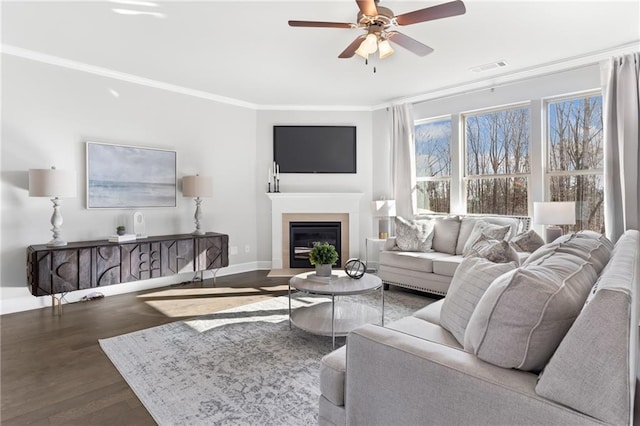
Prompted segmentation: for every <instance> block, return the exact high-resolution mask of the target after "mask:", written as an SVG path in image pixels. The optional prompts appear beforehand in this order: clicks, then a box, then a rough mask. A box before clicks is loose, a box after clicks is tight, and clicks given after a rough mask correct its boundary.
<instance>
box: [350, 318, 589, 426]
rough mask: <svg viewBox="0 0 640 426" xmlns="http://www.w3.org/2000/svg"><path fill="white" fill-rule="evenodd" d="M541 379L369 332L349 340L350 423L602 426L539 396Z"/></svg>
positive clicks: (371, 328) (399, 336)
mask: <svg viewBox="0 0 640 426" xmlns="http://www.w3.org/2000/svg"><path fill="white" fill-rule="evenodd" d="M536 380H537V375H534V374H531V373H528V372H523V371H518V370H510V369H505V368H501V367H497V366H494V365H491V364H488V363H486V362H484V361H481V360H479V359H478V358H477V357H475V356H474V355H472V354H470V353H467V352H464V351H462V350H460V349H457V348H453V347H448V346H445V345H442V344H439V343H435V342H431V341H428V340H424V339H420V338H417V337H414V336H411V335H407V334H404V333H401V332H398V331H395V330H390V329H387V328H383V327H379V326H376V325H365V326H363V327H359V328H357V329H356V330H354V331H353V332H351V333H350V334H349V336H348V339H347V376H346V383H345V387H346V389H345V393H346V394H345V407H346V409H347V424H354V425H355V424H367V425H374V424H381V425H382V424H387V425H388V424H461V425H464V424H474V425H478V424H546V425H549V424H581V425H585V424H601V423H600V422H598V421H597V420H595V419H593V418H591V417H588V416H586V415H584V414H581V413H579V412H576V411H574V410H571V409H569V408H566V407H563V406H561V405H560V404H557V403H554V402H553V401H550V400H547V399H544V398H542V397H540V396H538V395H536V393H535V390H534V389H535V385H536Z"/></svg>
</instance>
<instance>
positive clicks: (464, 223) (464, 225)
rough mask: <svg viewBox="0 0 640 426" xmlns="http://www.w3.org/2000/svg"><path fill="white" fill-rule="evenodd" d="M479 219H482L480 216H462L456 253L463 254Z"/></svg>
mask: <svg viewBox="0 0 640 426" xmlns="http://www.w3.org/2000/svg"><path fill="white" fill-rule="evenodd" d="M479 220H481V219H480V218H478V217H473V216H462V218H461V219H460V231H459V232H458V241H457V242H456V254H462V250H463V249H464V245H465V244H466V243H467V240H468V239H469V236H470V235H471V231H473V227H474V226H475V224H476V222H477V221H479Z"/></svg>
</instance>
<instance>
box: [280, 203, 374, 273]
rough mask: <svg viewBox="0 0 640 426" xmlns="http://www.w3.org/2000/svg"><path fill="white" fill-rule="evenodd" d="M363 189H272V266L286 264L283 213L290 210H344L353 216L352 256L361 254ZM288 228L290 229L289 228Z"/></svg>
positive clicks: (350, 220)
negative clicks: (284, 261) (326, 190)
mask: <svg viewBox="0 0 640 426" xmlns="http://www.w3.org/2000/svg"><path fill="white" fill-rule="evenodd" d="M363 195H364V194H363V193H361V192H271V193H267V196H268V197H269V199H271V268H272V269H282V267H283V254H282V252H283V244H282V243H283V228H282V215H283V214H289V213H315V214H324V213H343V214H348V215H349V253H348V257H358V256H359V253H360V244H359V241H360V238H359V233H360V200H361V198H362V196H363ZM287 231H288V230H287Z"/></svg>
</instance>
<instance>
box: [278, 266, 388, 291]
mask: <svg viewBox="0 0 640 426" xmlns="http://www.w3.org/2000/svg"><path fill="white" fill-rule="evenodd" d="M289 284H290V285H291V287H292V288H295V289H296V290H300V291H304V292H306V293H312V294H325V295H335V296H342V295H350V294H362V293H367V292H369V291H372V290H375V289H377V288H380V286H381V285H382V280H381V279H380V278H379V277H377V276H375V275H372V274H364V275H363V276H362V278H360V279H354V278H351V277H349V276H348V275H347V274H346V272H344V271H343V270H334V271H333V272H332V277H331V279H330V280H329V279H327V278H321V277H316V276H315V272H305V273H302V274H298V275H296V276H295V277H292V278H291V279H290V280H289Z"/></svg>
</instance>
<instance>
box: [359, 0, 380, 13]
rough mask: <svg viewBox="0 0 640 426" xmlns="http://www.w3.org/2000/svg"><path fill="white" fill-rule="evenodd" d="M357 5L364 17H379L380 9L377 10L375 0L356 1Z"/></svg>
mask: <svg viewBox="0 0 640 426" xmlns="http://www.w3.org/2000/svg"><path fill="white" fill-rule="evenodd" d="M356 3H358V8H360V12H362V14H363V15H367V16H377V15H378V8H376V3H375V0H356Z"/></svg>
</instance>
